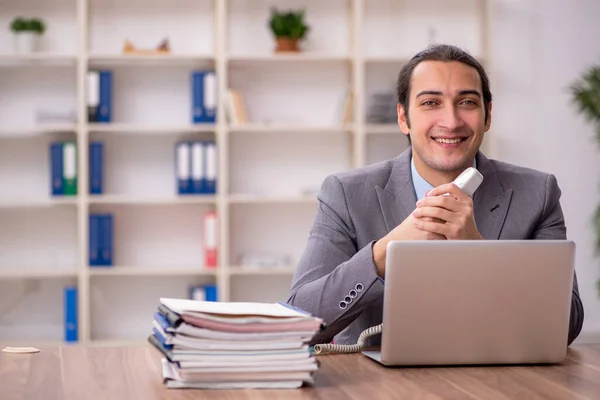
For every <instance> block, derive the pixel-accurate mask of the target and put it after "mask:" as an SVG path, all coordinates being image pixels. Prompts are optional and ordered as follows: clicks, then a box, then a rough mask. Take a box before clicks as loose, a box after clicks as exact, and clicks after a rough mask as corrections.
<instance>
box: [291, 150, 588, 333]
mask: <svg viewBox="0 0 600 400" xmlns="http://www.w3.org/2000/svg"><path fill="white" fill-rule="evenodd" d="M410 159H411V148H410V147H409V149H407V150H406V151H405V152H403V153H402V154H401V155H399V156H398V157H396V158H395V159H393V160H389V161H384V162H381V163H378V164H374V165H370V166H367V167H364V168H360V169H355V170H351V171H346V172H342V173H339V174H336V175H331V176H328V177H327V178H326V179H325V180H324V182H323V185H322V187H321V191H320V193H319V195H318V199H319V208H318V212H317V215H316V217H315V220H314V223H313V226H312V228H311V231H310V235H309V237H308V243H307V245H306V248H305V250H304V252H303V254H302V257H301V259H300V262H299V265H298V266H297V268H296V272H295V274H294V278H293V282H292V287H291V290H290V295H289V298H288V303H289V304H291V305H294V306H297V307H299V308H301V309H304V310H306V311H309V312H311V313H312V314H314V315H317V316H319V317H321V318H323V320H324V322H325V323H326V324H327V328H326V329H325V330H324V331H322V332H321V333H320V334H318V335H316V336H315V338H314V339H313V341H312V343H313V344H315V343H329V342H331V340H332V339H334V338H335V343H339V344H354V343H356V341H357V340H358V336H359V335H360V334H361V332H362V331H363V330H365V329H367V328H369V327H371V326H374V325H378V324H380V323H381V321H382V313H383V288H384V284H383V283H382V281H381V280H380V279H379V278H378V276H377V273H376V270H375V264H374V261H373V250H372V246H373V243H374V242H375V241H377V240H378V239H380V238H382V237H383V236H385V235H386V234H387V233H388V232H389V231H391V230H392V229H393V228H394V227H396V226H397V225H398V224H400V223H401V222H402V221H403V220H404V219H405V218H406V217H407V216H408V215H409V214H410V213H411V212H412V211H413V210H414V208H415V203H416V201H417V199H416V196H415V192H414V187H413V184H412V178H411V173H410ZM477 169H478V170H479V171H480V172H481V174H482V175H483V177H484V179H483V183H482V184H481V186H480V187H479V189H478V190H477V191H476V192H475V195H474V196H473V204H474V214H475V222H476V224H477V228H478V230H479V232H480V233H481V235H483V237H484V238H485V239H488V240H489V239H492V240H498V239H502V240H506V239H566V227H565V222H564V218H563V213H562V209H561V206H560V202H559V198H560V193H561V192H560V189H559V187H558V184H557V181H556V178H555V177H554V176H553V175H550V174H545V173H542V172H538V171H535V170H532V169H527V168H522V167H517V166H514V165H510V164H507V163H503V162H499V161H495V160H489V159H487V158H486V157H485V156H484V155H483V154H482V153H481V152H479V153H478V154H477ZM357 286H358V288H359V289H361V288H362V290H361V291H358V296H357V297H356V298H355V299H354V300H353V301H352V302H351V303H350V304H349V305H348V306H347V307H345V308H342V307H341V306H340V302H341V301H342V300H343V299H344V298H345V297H346V296H347V295H348V292H349V291H350V290H352V289H356V288H357ZM582 324H583V305H582V303H581V299H580V297H579V290H578V285H577V277H576V276H575V280H574V283H573V301H572V305H571V324H570V329H569V341H568V344H571V343H572V341H573V340H574V339H575V338H576V337H577V336H578V335H579V332H580V331H581V327H582ZM380 340H381V335H376V336H374V337H371V338H370V339H369V340H368V341H367V345H379V344H380Z"/></svg>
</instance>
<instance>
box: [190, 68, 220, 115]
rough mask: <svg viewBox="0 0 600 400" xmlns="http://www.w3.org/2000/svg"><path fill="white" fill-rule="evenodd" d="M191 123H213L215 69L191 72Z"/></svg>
mask: <svg viewBox="0 0 600 400" xmlns="http://www.w3.org/2000/svg"><path fill="white" fill-rule="evenodd" d="M191 78H192V79H191V80H192V85H191V86H192V96H191V97H192V123H194V124H198V123H215V121H216V117H217V78H216V74H215V71H213V70H206V71H194V72H192V77H191Z"/></svg>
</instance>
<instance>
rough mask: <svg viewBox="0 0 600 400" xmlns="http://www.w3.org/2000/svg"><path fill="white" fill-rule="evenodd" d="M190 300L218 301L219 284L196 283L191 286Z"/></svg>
mask: <svg viewBox="0 0 600 400" xmlns="http://www.w3.org/2000/svg"><path fill="white" fill-rule="evenodd" d="M190 300H198V301H217V300H218V296H217V285H195V286H191V287H190Z"/></svg>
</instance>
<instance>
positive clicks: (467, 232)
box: [412, 183, 484, 240]
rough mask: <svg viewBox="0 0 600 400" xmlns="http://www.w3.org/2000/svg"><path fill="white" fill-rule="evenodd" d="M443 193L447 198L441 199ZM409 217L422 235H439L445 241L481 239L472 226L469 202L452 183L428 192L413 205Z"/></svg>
mask: <svg viewBox="0 0 600 400" xmlns="http://www.w3.org/2000/svg"><path fill="white" fill-rule="evenodd" d="M445 193H448V194H449V195H448V196H444V194H445ZM412 215H413V216H414V218H415V221H414V226H415V227H416V228H417V229H419V230H422V231H423V232H429V233H435V234H438V235H443V236H445V237H446V238H447V239H448V240H483V239H484V237H483V236H481V234H480V233H479V231H478V230H477V226H476V225H475V218H474V214H473V200H472V199H471V198H470V197H469V196H467V195H466V194H465V192H463V191H462V190H460V189H459V188H458V186H456V185H455V184H454V183H447V184H445V185H441V186H438V187H436V188H435V189H433V190H431V191H429V193H427V196H426V197H425V198H423V199H421V200H419V201H418V202H417V209H416V210H415V211H414V212H413V214H412ZM431 218H435V219H437V221H436V220H431Z"/></svg>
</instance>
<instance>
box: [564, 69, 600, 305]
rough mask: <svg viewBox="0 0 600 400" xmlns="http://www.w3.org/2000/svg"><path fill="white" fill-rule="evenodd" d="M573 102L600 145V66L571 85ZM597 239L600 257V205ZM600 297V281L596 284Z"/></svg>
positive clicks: (599, 209)
mask: <svg viewBox="0 0 600 400" xmlns="http://www.w3.org/2000/svg"><path fill="white" fill-rule="evenodd" d="M570 89H571V94H572V96H573V102H574V103H575V104H576V106H577V107H578V110H579V112H580V113H581V114H582V115H583V116H584V117H585V118H586V119H587V120H588V121H589V122H591V123H592V124H593V125H594V128H595V130H596V139H597V141H598V144H599V145H600V65H596V66H593V67H591V68H590V69H588V70H587V71H586V72H584V73H583V74H582V76H581V77H580V78H579V80H577V81H576V82H575V83H574V84H573V85H571V88H570ZM592 224H593V227H594V231H595V234H596V239H595V241H594V247H595V249H596V254H597V255H600V204H598V206H597V208H596V211H595V213H594V217H593V221H592ZM596 286H597V290H598V294H599V295H600V280H598V282H596Z"/></svg>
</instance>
